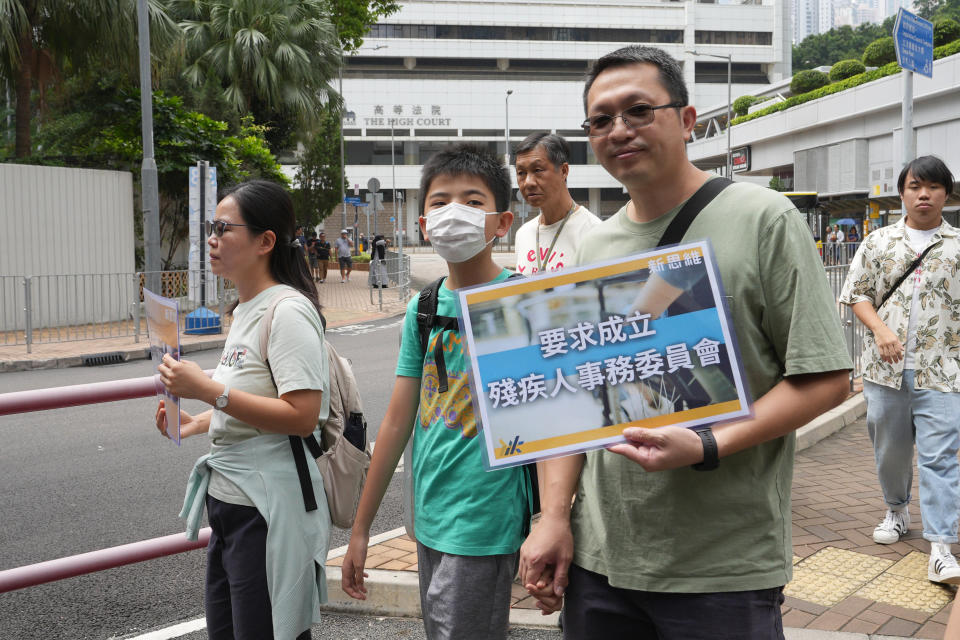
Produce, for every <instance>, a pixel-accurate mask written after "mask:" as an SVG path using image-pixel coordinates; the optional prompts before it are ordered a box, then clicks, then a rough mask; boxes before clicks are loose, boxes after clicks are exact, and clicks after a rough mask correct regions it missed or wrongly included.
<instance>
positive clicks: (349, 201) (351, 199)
mask: <svg viewBox="0 0 960 640" xmlns="http://www.w3.org/2000/svg"><path fill="white" fill-rule="evenodd" d="M343 201H344V202H345V203H347V204H353V205H358V204H360V198H359V197H358V196H353V197H350V196H347V197H346V198H344V199H343Z"/></svg>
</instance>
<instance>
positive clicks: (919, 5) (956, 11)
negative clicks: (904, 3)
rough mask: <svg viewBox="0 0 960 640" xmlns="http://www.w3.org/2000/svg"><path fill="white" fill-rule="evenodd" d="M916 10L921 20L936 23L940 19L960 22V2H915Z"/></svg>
mask: <svg viewBox="0 0 960 640" xmlns="http://www.w3.org/2000/svg"><path fill="white" fill-rule="evenodd" d="M913 7H914V10H915V11H916V12H917V15H919V16H920V17H921V18H926V19H927V20H931V21H935V20H937V19H938V18H953V19H954V20H960V0H914V2H913Z"/></svg>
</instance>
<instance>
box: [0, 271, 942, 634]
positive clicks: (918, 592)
mask: <svg viewBox="0 0 960 640" xmlns="http://www.w3.org/2000/svg"><path fill="white" fill-rule="evenodd" d="M494 255H495V258H496V259H497V261H498V263H500V264H502V265H504V266H506V265H509V264H510V263H511V261H512V254H510V253H508V252H501V253H496V254H494ZM411 265H412V271H413V274H412V280H413V282H412V284H413V291H414V292H415V291H416V289H419V288H421V287H423V286H425V285H426V284H427V283H429V282H430V281H432V280H434V279H435V278H437V277H439V276H441V275H443V274H444V273H445V271H446V269H445V265H444V263H443V261H442V260H441V259H440V258H439V257H438V256H436V254H434V253H432V252H418V253H414V254H412V255H411ZM329 275H330V276H332V278H331V279H328V280H327V282H325V283H324V284H322V285H320V287H319V288H320V300H321V303H322V304H323V305H324V314H325V315H326V317H327V322H328V327H330V328H334V327H339V326H344V325H348V324H355V323H358V322H364V321H368V320H373V319H377V318H385V317H390V316H395V315H398V314H400V313H403V311H404V309H405V306H406V302H405V301H403V300H401V299H399V296H398V292H397V291H396V290H393V289H387V290H384V291H383V308H382V310H381V309H380V306H379V304H371V303H370V294H371V292H372V293H373V295H374V301H375V303H376V302H378V298H377V295H378V293H379V291H378V290H372V289H369V288H368V287H367V278H366V273H361V272H356V273H355V274H354V276H353V278H352V279H351V281H350V282H348V283H345V284H341V283H340V282H339V274H337V273H335V272H334V271H332V270H331V271H330V273H329ZM181 339H182V341H183V351H184V353H189V352H191V351H198V350H201V349H211V348H219V347H220V346H222V344H223V339H224V338H223V336H182V338H181ZM107 352H120V353H121V354H122V356H123V358H124V359H136V358H145V357H149V354H148V351H147V344H146V343H145V340H141V342H140V343H139V344H137V343H135V342H134V340H133V338H132V337H129V338H104V339H97V340H87V341H78V342H61V343H48V344H35V345H34V346H33V353H31V354H27V353H26V347H25V345H14V346H10V345H0V372H3V371H16V370H24V369H31V368H58V367H70V366H79V365H81V364H83V357H84V356H90V355H97V354H103V353H107ZM865 412H866V407H865V402H864V400H863V396H862V394H859V393H857V394H855V395H853V396H852V397H851V398H850V399H849V400H847V402H845V403H844V404H843V405H841V406H840V407H838V408H836V409H834V410H832V411H829V412H827V413H826V414H824V415H822V416H820V417H819V418H817V419H816V420H814V421H813V422H811V423H810V424H808V425H806V426H804V427H803V428H801V429H800V430H799V431H798V432H797V454H796V464H795V472H794V483H793V553H794V578H793V581H792V582H791V583H790V584H788V585H787V587H786V590H785V594H786V602H785V603H784V605H783V608H782V609H783V620H784V625H785V626H786V627H789V628H788V629H787V630H786V637H787V638H789V639H791V640H827V639H836V640H840V639H841V638H842V639H850V640H854V639H867V638H878V639H879V638H888V637H896V638H934V639H940V638H942V637H943V633H944V630H945V625H946V621H947V617H948V615H949V609H950V606H949V605H950V603H951V601H952V600H953V597H954V590H953V589H952V588H949V587H945V586H941V585H935V584H933V583H930V582H928V581H927V579H926V563H927V551H928V545H927V543H926V542H925V541H924V540H923V539H922V537H921V535H920V532H919V526H916V527H915V528H914V530H913V531H911V533H910V534H909V535H908V536H907V537H906V538H905V539H904V540H902V541H901V542H898V543H897V544H893V545H887V546H883V545H877V544H874V543H873V540H872V538H871V533H872V531H873V527H874V526H875V525H876V523H877V522H878V521H879V520H880V518H881V516H882V514H883V508H884V507H883V504H882V500H881V499H880V490H879V486H878V484H877V479H876V471H875V466H874V461H873V448H872V446H871V444H870V441H869V438H868V436H867V431H866V426H865V424H864V421H863V420H862V416H863V415H864V413H865ZM914 485H915V486H918V483H917V481H916V479H914ZM345 552H346V548H340V549H335V550H333V551H331V553H330V556H329V559H328V563H327V580H328V587H329V594H330V603H329V604H328V609H330V610H334V611H343V612H348V613H358V614H370V615H400V616H418V615H419V613H420V599H419V587H418V579H417V573H416V570H417V564H416V563H417V558H416V544H415V543H414V542H413V541H412V540H410V539H409V538H408V537H406V536H405V534H404V531H403V530H402V529H397V530H395V531H391V532H388V533H384V534H381V535H379V536H375V537H373V538H372V539H371V540H370V548H369V551H368V554H367V569H368V570H369V573H370V577H369V578H368V579H367V587H368V599H367V600H366V601H363V602H361V601H357V600H352V599H350V598H349V597H348V596H347V595H346V594H345V593H343V591H341V590H340V586H339V585H340V564H341V563H342V561H343V555H344V553H345ZM512 607H513V608H512V612H511V621H512V623H513V624H515V625H518V626H544V625H545V626H552V627H556V625H557V616H556V615H554V616H541V615H540V613H539V611H538V610H537V609H536V608H535V607H534V604H533V602H532V599H531V598H530V597H528V596H527V594H526V592H525V591H524V590H523V589H522V588H521V587H520V585H516V584H515V585H514V593H513V602H512Z"/></svg>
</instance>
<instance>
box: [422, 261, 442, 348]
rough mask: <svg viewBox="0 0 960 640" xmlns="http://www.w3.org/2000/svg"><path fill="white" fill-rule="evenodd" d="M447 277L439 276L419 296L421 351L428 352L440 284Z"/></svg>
mask: <svg viewBox="0 0 960 640" xmlns="http://www.w3.org/2000/svg"><path fill="white" fill-rule="evenodd" d="M446 279H447V277H446V276H443V277H440V278H437V279H436V280H434V281H433V282H431V283H430V284H429V285H427V286H426V287H424V288H423V290H422V291H421V292H420V296H419V297H418V298H417V330H418V331H419V332H420V351H422V352H423V354H424V355H426V353H427V345H428V343H429V341H430V329H432V328H433V321H434V318H436V316H437V300H438V298H439V296H440V286H441V285H442V284H443V281H444V280H446Z"/></svg>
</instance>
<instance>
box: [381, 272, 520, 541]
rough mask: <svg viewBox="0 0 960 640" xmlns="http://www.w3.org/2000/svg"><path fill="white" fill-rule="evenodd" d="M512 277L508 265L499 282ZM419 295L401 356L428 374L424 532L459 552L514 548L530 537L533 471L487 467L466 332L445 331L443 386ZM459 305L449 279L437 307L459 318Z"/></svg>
mask: <svg viewBox="0 0 960 640" xmlns="http://www.w3.org/2000/svg"><path fill="white" fill-rule="evenodd" d="M509 276H510V272H509V271H507V270H504V271H502V272H501V273H500V275H498V276H497V277H496V278H494V279H493V280H492V281H491V283H494V282H502V281H504V280H506V279H507V278H508V277H509ZM417 302H418V299H417V298H416V297H414V299H413V300H411V301H410V304H409V305H407V315H406V318H405V320H404V323H403V339H402V341H401V343H400V356H399V359H398V362H397V375H398V376H407V377H411V378H420V408H419V410H418V412H417V420H416V422H415V423H414V426H413V483H414V520H415V523H416V525H415V527H416V536H417V539H418V540H419V541H420V542H421V543H423V544H424V545H426V546H428V547H430V548H432V549H436V550H437V551H442V552H444V553H452V554H457V555H465V556H484V555H497V554H504V553H513V552H515V551H516V550H517V549H519V548H520V545H521V544H522V543H523V518H524V517H525V516H526V511H527V508H526V505H527V494H528V490H527V488H526V476H525V474H524V473H523V469H522V467H514V468H511V469H502V470H497V471H486V470H485V468H484V466H483V457H482V446H483V441H482V436H479V433H478V424H477V420H476V418H475V416H474V411H473V400H472V394H471V391H470V383H469V377H468V376H469V368H470V367H469V363H468V362H467V359H466V358H465V357H464V353H463V351H464V349H463V342H462V338H461V336H460V334H459V333H457V332H455V331H445V332H444V333H443V358H444V361H445V363H446V369H447V379H448V385H449V388H448V389H447V391H446V392H445V393H439V391H438V389H437V386H438V385H437V366H436V363H435V361H434V356H433V350H434V348H435V346H436V340H437V336H438V335H439V333H440V332H439V329H433V330H431V332H430V340H429V342H428V348H427V354H426V358H424V354H423V353H421V351H420V334H419V331H418V330H417ZM457 308H458V301H457V295H456V293H455V292H454V291H451V290H450V289H448V288H447V286H446V282H444V284H443V286H441V287H440V292H439V295H438V300H437V314H438V315H442V316H452V317H456V315H457Z"/></svg>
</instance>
